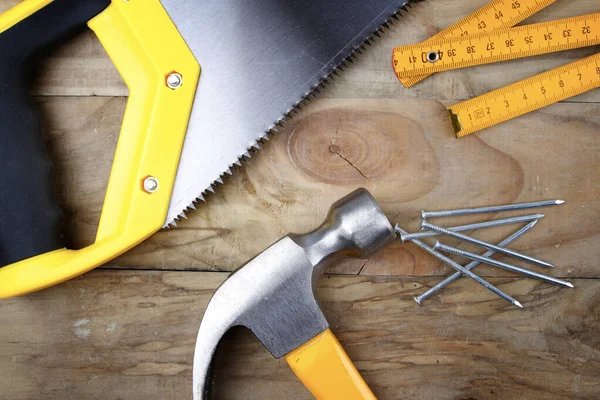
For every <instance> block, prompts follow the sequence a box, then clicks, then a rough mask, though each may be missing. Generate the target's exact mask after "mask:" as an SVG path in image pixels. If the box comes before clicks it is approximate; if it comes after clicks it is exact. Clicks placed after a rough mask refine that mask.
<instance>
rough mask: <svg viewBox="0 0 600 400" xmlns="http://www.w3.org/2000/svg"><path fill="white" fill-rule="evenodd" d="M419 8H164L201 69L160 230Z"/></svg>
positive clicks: (285, 4) (242, 4)
mask: <svg viewBox="0 0 600 400" xmlns="http://www.w3.org/2000/svg"><path fill="white" fill-rule="evenodd" d="M417 1H418V0H162V4H163V6H164V7H165V9H166V11H167V13H168V14H169V16H170V17H171V19H172V20H173V23H174V24H175V26H176V27H177V29H178V30H179V32H180V33H181V35H182V37H183V38H184V40H185V41H186V43H187V45H188V46H189V48H190V50H191V51H192V53H193V54H194V56H195V57H196V59H197V60H198V62H199V64H200V67H201V69H202V72H201V75H200V80H199V83H198V87H197V91H196V97H195V99H194V105H193V108H192V113H191V116H190V121H189V124H188V130H187V133H186V137H185V141H184V145H183V149H182V153H181V159H180V162H179V167H178V170H177V177H176V180H175V185H174V188H173V193H172V196H171V201H170V204H169V210H168V214H167V219H166V221H165V226H169V225H176V220H178V219H179V218H181V217H184V216H185V211H187V210H188V209H190V208H194V202H196V201H198V200H204V194H205V193H206V192H207V191H213V186H214V184H215V183H217V182H219V183H222V176H223V175H224V174H231V172H232V168H234V167H235V166H236V165H238V166H241V163H240V161H241V160H243V159H244V158H249V157H250V156H251V153H250V152H251V151H253V150H252V149H259V148H260V147H259V142H260V141H261V140H264V139H267V133H268V132H270V131H272V130H273V129H274V128H275V127H276V126H277V125H278V124H280V123H281V122H282V121H283V120H284V118H285V116H286V115H287V114H289V112H290V111H292V110H294V108H295V107H296V106H297V105H298V104H299V103H300V102H301V101H303V100H304V99H306V98H307V96H308V95H309V94H311V93H312V92H313V90H314V89H315V88H316V87H318V85H319V84H321V83H322V81H323V80H324V79H327V78H328V77H329V75H330V74H331V73H332V72H333V71H335V70H336V68H338V67H339V66H340V64H342V63H343V62H344V61H345V60H346V59H348V58H349V57H350V56H352V54H353V53H354V52H355V51H357V49H359V48H360V47H361V46H362V45H363V44H364V43H365V42H366V41H368V40H369V38H371V37H372V35H373V34H378V33H377V31H378V30H379V29H380V28H381V27H382V26H384V24H386V23H387V22H388V21H389V20H390V19H391V18H392V17H394V16H397V15H398V12H399V11H400V10H406V7H407V6H408V5H409V3H414V2H417ZM184 80H185V77H184ZM184 82H185V81H184Z"/></svg>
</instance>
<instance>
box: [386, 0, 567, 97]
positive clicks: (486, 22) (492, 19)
mask: <svg viewBox="0 0 600 400" xmlns="http://www.w3.org/2000/svg"><path fill="white" fill-rule="evenodd" d="M556 1H557V0H494V1H492V2H491V3H488V4H487V5H485V6H483V7H481V8H480V9H478V10H477V11H475V12H474V13H472V14H471V15H469V16H468V17H465V18H463V19H461V20H460V21H458V22H457V23H456V24H454V25H452V26H450V27H448V28H446V29H444V30H443V31H441V32H440V33H438V34H437V35H435V36H433V37H431V38H430V39H428V40H427V41H425V42H424V43H428V42H431V41H434V40H436V39H437V40H439V39H448V38H460V37H465V36H469V35H474V34H478V33H481V32H492V31H495V30H498V29H502V28H510V27H512V26H515V25H517V24H518V23H519V22H521V21H524V20H525V19H527V18H529V17H530V16H532V15H533V14H535V13H537V12H538V11H540V10H541V9H543V8H545V7H548V6H549V5H550V4H552V3H554V2H556ZM428 76H429V74H427V75H418V76H409V77H405V76H398V79H399V80H400V82H402V84H403V85H404V86H405V87H407V88H408V87H411V86H413V85H415V84H417V83H419V82H421V81H422V80H423V79H425V78H427V77H428Z"/></svg>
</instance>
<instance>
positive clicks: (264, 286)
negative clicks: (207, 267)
mask: <svg viewBox="0 0 600 400" xmlns="http://www.w3.org/2000/svg"><path fill="white" fill-rule="evenodd" d="M394 238H395V233H394V228H393V227H392V225H391V224H390V222H389V221H388V219H387V218H386V217H385V215H384V213H383V211H382V210H381V209H380V208H379V206H378V205H377V203H376V202H375V200H374V199H373V197H372V196H371V195H370V194H369V192H367V191H366V190H365V189H359V190H356V191H354V192H353V193H351V194H349V195H348V196H346V197H344V198H343V199H341V200H339V201H338V202H336V203H335V204H334V205H333V206H332V208H331V210H330V212H329V215H328V217H327V220H326V221H325V223H323V224H322V225H321V226H320V227H319V228H318V229H317V230H315V231H313V232H311V233H307V234H304V235H288V236H286V237H284V238H283V239H281V240H279V241H278V242H277V243H275V244H273V245H272V246H271V247H269V248H268V249H267V250H265V251H264V252H262V253H261V254H260V255H258V256H257V257H255V258H254V259H252V260H251V261H250V262H248V263H247V264H246V265H244V266H243V267H242V268H240V269H239V270H237V271H236V272H235V273H234V274H233V275H231V276H230V277H229V279H227V280H226V281H225V282H224V283H223V284H222V285H221V287H219V289H218V290H217V292H216V293H215V295H214V296H213V298H212V299H211V301H210V303H209V304H208V307H207V309H206V312H205V313H204V318H203V320H202V323H201V324H200V331H199V332H198V339H197V342H196V352H195V355H194V373H193V380H194V398H195V399H201V398H203V394H204V393H205V391H206V388H207V378H208V373H209V367H210V363H211V361H212V358H213V356H214V352H215V350H216V348H217V345H218V342H219V340H220V339H221V337H222V336H223V334H225V332H227V330H229V329H230V328H231V327H233V326H238V325H243V326H246V327H248V328H250V329H251V330H252V332H253V333H254V334H255V335H256V336H257V337H258V339H259V340H260V341H261V342H262V343H263V344H264V345H265V347H266V348H267V349H268V350H269V351H270V352H271V354H273V356H275V357H276V358H279V357H282V356H284V355H286V354H288V353H290V352H292V351H293V350H295V349H297V348H298V347H300V346H301V345H303V344H305V343H306V342H308V341H309V340H311V339H313V338H314V337H316V336H317V335H318V334H320V333H322V332H323V331H325V330H326V329H327V328H328V327H329V324H328V323H327V320H326V319H325V317H324V315H323V313H322V311H321V309H320V307H319V305H318V304H317V301H316V299H315V296H314V291H313V282H315V281H316V279H314V278H316V276H318V275H319V274H320V272H321V271H322V269H323V266H324V264H325V262H324V261H325V260H327V259H328V258H329V256H331V255H333V254H335V253H338V252H341V251H346V250H358V252H360V254H362V255H367V254H370V253H371V252H373V251H375V250H377V249H378V248H380V247H381V246H383V245H385V244H386V243H388V242H389V241H391V240H393V239H394Z"/></svg>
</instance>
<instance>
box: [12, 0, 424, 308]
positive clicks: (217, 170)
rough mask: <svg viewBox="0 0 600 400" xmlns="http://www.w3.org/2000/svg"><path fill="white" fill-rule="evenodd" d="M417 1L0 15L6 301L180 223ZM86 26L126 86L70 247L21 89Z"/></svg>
mask: <svg viewBox="0 0 600 400" xmlns="http://www.w3.org/2000/svg"><path fill="white" fill-rule="evenodd" d="M416 1H418V0H368V1H365V0H344V1H342V0H328V1H323V0H302V1H301V0H143V1H142V0H114V1H112V2H111V1H110V0H26V1H24V2H22V3H20V4H18V5H17V6H15V7H14V8H12V9H10V10H9V11H7V12H6V13H4V14H2V15H1V16H0V87H2V92H1V93H0V121H1V123H0V138H2V139H3V140H4V141H5V145H4V146H2V147H1V150H0V152H1V153H0V188H1V194H0V210H2V213H0V246H1V248H0V265H5V266H4V267H3V268H0V298H6V297H11V296H15V295H21V294H24V293H29V292H32V291H35V290H39V289H42V288H45V287H48V286H51V285H54V284H56V283H59V282H62V281H64V280H67V279H70V278H72V277H74V276H77V275H79V274H82V273H84V272H86V271H89V270H90V269H92V268H95V267H97V266H99V265H102V264H104V263H105V262H107V261H109V260H111V259H113V258H115V257H116V256H118V255H120V254H122V253H124V252H125V251H127V250H129V249H130V248H132V247H134V246H136V245H137V244H139V243H140V242H142V241H143V240H145V239H146V238H148V237H149V236H151V235H152V234H153V233H155V232H156V231H158V230H159V229H160V228H161V227H165V226H169V225H175V223H176V221H177V219H178V218H180V217H181V216H183V215H184V212H185V211H186V210H188V209H190V208H194V203H195V202H196V201H198V200H202V199H203V195H204V193H205V192H206V191H212V190H213V185H214V183H215V182H219V183H220V182H222V179H221V178H222V176H223V175H224V174H228V173H229V174H230V173H232V168H234V167H235V166H240V165H241V163H240V162H241V160H243V159H244V158H248V157H250V155H251V152H253V151H254V150H255V149H258V148H259V146H260V145H259V142H260V141H261V140H265V139H267V134H268V133H269V132H271V131H276V130H277V126H278V125H280V124H281V123H282V122H283V121H284V119H285V117H286V116H287V115H288V114H289V113H290V112H291V111H293V110H294V109H295V108H296V107H298V105H299V104H300V103H301V102H303V101H305V100H306V99H307V98H308V97H309V96H310V95H311V94H312V93H313V91H314V90H315V89H316V88H318V86H319V85H320V84H322V82H323V80H326V79H328V77H330V74H331V73H332V72H333V71H335V70H336V68H338V67H339V66H340V65H341V64H343V63H344V62H345V60H347V59H349V58H350V57H352V56H353V55H354V53H355V52H358V51H360V49H361V46H363V45H364V44H365V42H368V41H369V39H370V38H372V35H373V34H378V31H379V30H381V29H382V26H385V25H386V24H387V23H388V22H389V21H390V19H391V18H392V17H396V18H397V17H398V15H399V12H400V10H402V9H404V10H406V7H407V6H409V5H410V3H412V2H416ZM86 26H87V27H90V28H91V29H92V30H93V31H94V32H95V33H96V35H97V36H98V38H99V39H100V41H101V43H102V45H103V46H104V48H105V49H106V51H107V53H108V54H109V56H110V57H111V59H112V61H113V62H114V64H115V66H116V67H117V69H118V70H119V72H120V74H121V76H122V77H123V79H124V81H125V82H126V84H127V85H128V87H129V89H130V96H129V100H128V103H127V108H126V111H125V116H124V119H123V125H122V128H121V134H120V137H119V142H118V145H117V150H116V153H115V157H114V161H113V167H112V171H111V175H110V179H109V183H108V188H107V192H106V197H105V201H104V205H103V209H102V215H101V218H100V223H99V226H98V231H97V234H96V240H95V242H94V243H93V244H92V245H90V246H87V247H85V248H83V249H79V250H71V249H67V248H65V246H64V244H63V242H62V239H61V238H62V236H64V235H63V234H62V233H61V230H60V228H59V220H60V215H61V211H60V208H59V207H58V206H57V205H56V203H55V202H54V199H53V195H52V192H53V191H52V180H51V175H52V166H51V162H50V160H49V158H48V156H47V155H46V154H45V151H44V144H43V141H42V137H41V135H40V130H41V126H40V122H39V118H38V116H37V114H36V110H35V107H34V106H33V105H32V102H31V100H30V98H29V96H28V93H27V87H28V85H29V82H30V81H31V80H32V79H33V78H34V75H35V74H34V72H35V67H36V65H37V63H38V60H39V59H40V58H41V57H42V56H43V55H44V54H46V53H47V52H48V51H49V50H51V49H52V48H54V47H55V46H56V45H57V43H59V42H60V41H62V40H64V39H66V38H68V37H70V36H72V35H74V34H76V33H77V32H79V31H81V30H82V29H85V28H86Z"/></svg>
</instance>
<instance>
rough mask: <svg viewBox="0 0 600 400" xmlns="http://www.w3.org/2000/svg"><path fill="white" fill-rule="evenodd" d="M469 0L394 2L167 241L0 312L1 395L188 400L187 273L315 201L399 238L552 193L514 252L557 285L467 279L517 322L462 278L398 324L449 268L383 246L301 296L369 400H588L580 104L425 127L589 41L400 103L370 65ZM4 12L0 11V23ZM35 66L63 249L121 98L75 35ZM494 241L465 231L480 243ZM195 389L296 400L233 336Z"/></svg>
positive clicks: (101, 182) (271, 368)
mask: <svg viewBox="0 0 600 400" xmlns="http://www.w3.org/2000/svg"><path fill="white" fill-rule="evenodd" d="M487 1H488V0H472V1H468V2H467V1H461V0H428V1H426V2H424V3H420V4H418V5H417V6H415V7H413V9H412V10H411V12H410V13H409V14H407V15H406V16H405V17H404V18H402V21H401V23H399V24H395V25H394V26H392V28H391V29H390V30H387V32H386V34H385V35H383V37H382V39H377V40H376V41H375V42H374V43H373V45H372V46H368V49H367V51H366V52H365V54H364V55H363V56H361V57H359V58H358V59H356V60H355V62H354V64H352V65H351V66H349V67H348V68H346V71H345V72H344V73H343V74H340V76H339V77H338V78H336V80H335V81H333V82H331V84H329V85H327V88H326V89H325V90H324V91H323V92H322V94H321V95H320V96H319V98H318V99H317V100H316V101H314V102H313V103H311V104H310V105H309V106H308V107H306V108H305V109H304V110H303V111H302V112H301V113H300V115H299V116H298V117H296V118H294V119H292V120H291V121H290V123H289V124H288V125H286V126H285V127H284V129H283V130H282V132H281V133H280V134H278V135H276V136H274V137H272V139H271V141H270V142H268V143H266V144H265V145H264V150H262V151H261V152H260V153H259V154H257V155H256V157H254V158H252V159H251V160H249V161H248V162H246V163H245V166H244V168H243V169H240V170H238V171H237V172H236V174H235V175H234V176H233V177H231V178H229V179H228V180H227V182H226V185H225V186H223V187H219V188H218V190H217V193H216V194H214V195H213V194H211V195H210V196H208V200H209V202H208V203H206V204H203V205H202V206H200V207H199V208H198V211H197V212H195V213H193V214H191V215H190V218H189V220H187V221H185V222H183V223H182V224H180V227H179V228H178V229H175V230H171V231H161V232H159V233H157V234H156V235H154V236H153V237H152V238H150V239H149V240H148V241H146V242H145V243H143V244H142V245H140V246H138V247H136V248H135V249H133V250H132V251H130V252H128V253H127V254H125V255H123V256H122V257H119V258H118V259H116V260H114V261H113V262H111V263H109V264H108V265H107V266H105V267H103V268H104V269H103V270H97V271H93V272H91V273H88V274H86V275H84V276H82V277H79V278H76V279H74V280H71V281H69V282H66V283H64V284H61V285H59V286H56V287H53V288H50V289H48V290H44V291H42V292H39V293H35V294H32V295H29V296H25V297H22V298H17V299H10V300H5V301H2V302H0V315H2V324H0V343H2V345H0V388H2V392H1V393H2V394H1V395H0V397H2V398H7V399H11V400H12V399H14V400H20V399H50V400H52V399H61V400H62V399H67V400H68V399H128V400H129V399H148V398H160V399H165V400H169V399H180V398H190V393H191V362H192V355H193V346H194V342H195V338H196V333H197V329H198V325H199V323H200V319H201V316H202V313H203V311H204V308H205V307H206V304H207V303H208V301H209V298H210V296H211V294H212V293H213V291H214V290H215V289H216V288H217V287H218V285H219V284H220V283H221V282H222V281H223V280H224V279H225V278H226V276H227V274H226V273H224V272H207V271H231V270H233V269H234V268H236V267H238V266H239V265H242V264H243V263H245V262H246V261H247V260H249V259H250V258H251V257H253V256H255V255H256V254H257V253H259V252H260V251H261V250H263V249H264V248H266V247H267V246H269V245H270V244H271V243H272V242H273V241H275V240H277V239H278V238H279V237H280V236H282V235H284V234H285V233H287V232H290V231H294V232H303V231H308V230H311V229H313V228H314V227H315V226H317V225H318V224H319V223H320V222H321V220H322V219H323V218H324V216H325V213H326V212H327V209H328V207H329V205H330V204H331V203H332V202H333V201H335V200H336V199H338V198H339V197H341V196H343V195H345V194H346V193H348V192H350V191H351V190H353V189H355V188H357V187H366V188H368V189H369V190H370V191H371V192H372V193H373V194H374V195H375V197H376V198H377V199H378V200H379V201H380V203H381V204H382V207H383V208H384V211H385V212H386V214H387V215H388V216H389V218H390V219H391V220H392V221H393V222H397V223H399V224H400V225H401V226H402V227H404V228H405V229H407V230H416V229H417V225H418V211H419V210H420V209H430V210H438V209H445V208H454V207H464V206H476V205H489V204H499V203H509V202H517V201H532V200H539V199H549V198H564V199H566V200H567V203H566V204H565V205H564V206H561V207H555V208H551V209H546V210H543V212H545V213H546V214H547V216H546V217H545V218H544V219H543V220H542V221H541V222H540V224H538V226H537V227H536V228H535V229H534V230H533V231H532V232H531V233H529V234H528V235H527V236H525V237H523V238H521V239H519V240H518V241H517V242H515V244H514V246H513V248H515V249H517V250H520V251H523V252H526V253H529V254H532V255H535V256H538V257H540V258H542V259H545V260H548V261H551V262H553V263H555V264H557V265H558V267H557V268H556V270H555V271H543V272H548V273H550V274H552V275H555V276H560V277H565V278H568V279H569V280H570V281H571V282H573V283H574V284H575V289H572V290H568V289H562V288H558V287H556V286H552V285H548V284H543V283H540V282H538V281H534V280H531V279H515V278H514V275H512V274H508V273H505V272H502V271H496V270H494V269H491V268H487V267H483V266H482V267H478V269H477V272H478V273H479V274H481V275H483V276H489V277H490V278H489V280H490V281H491V282H492V283H493V284H496V285H499V286H500V288H501V289H502V290H505V291H506V292H508V293H509V294H511V295H513V296H514V297H516V298H517V299H518V300H519V301H521V302H522V303H523V304H524V305H525V307H526V308H525V309H524V310H516V309H513V308H511V307H510V306H508V305H507V304H506V303H505V302H504V301H503V300H501V299H498V298H496V297H494V296H493V295H492V294H490V293H489V292H488V291H486V290H485V289H483V288H481V287H480V286H478V285H477V284H475V283H473V282H471V281H469V280H467V279H461V280H459V281H458V282H456V283H454V284H453V285H451V286H449V287H448V288H446V289H445V290H443V291H441V292H439V294H437V295H435V296H433V297H432V299H430V300H429V301H427V302H426V303H424V306H422V307H420V308H419V307H417V306H416V305H415V303H414V301H413V300H412V296H413V295H416V294H420V293H421V292H422V291H423V290H425V289H426V288H427V287H430V286H432V285H434V284H435V283H437V282H438V281H439V280H440V279H441V276H445V275H447V274H449V273H450V272H451V271H450V269H449V268H448V267H446V266H444V265H443V264H441V263H439V262H438V261H437V260H435V259H433V258H431V257H430V256H428V255H426V254H424V253H423V252H422V251H421V250H419V249H418V248H416V247H415V246H413V245H411V244H401V243H399V242H398V243H394V244H393V245H391V246H389V247H388V248H386V249H384V250H383V251H380V252H379V253H377V254H375V255H374V256H372V257H371V258H369V259H353V260H345V261H343V262H340V263H339V264H338V265H337V266H336V267H334V268H332V269H330V270H329V271H328V273H329V274H330V275H329V276H327V277H326V278H323V279H321V281H320V286H319V289H318V297H319V298H320V299H321V300H322V303H323V308H324V312H325V314H326V315H327V317H328V319H329V321H330V323H331V327H332V330H333V331H334V332H335V333H336V334H337V336H338V337H339V338H340V340H341V342H342V344H343V345H344V346H345V348H346V350H347V351H348V353H349V355H350V357H351V358H352V359H353V360H354V361H355V362H356V365H357V367H358V369H359V370H360V371H361V373H362V374H363V375H364V377H365V379H366V381H367V382H368V383H369V385H370V386H371V387H372V388H373V390H374V391H375V393H376V394H377V396H379V398H381V399H384V400H385V399H400V398H420V399H433V400H437V399H440V400H442V399H448V400H450V399H463V400H466V399H478V400H487V399H519V400H520V399H534V400H536V399H544V400H545V399H553V400H554V399H565V400H566V399H598V398H600V373H599V371H600V340H599V336H598V333H597V332H598V331H599V329H600V326H599V322H598V321H600V314H599V311H598V310H599V309H600V295H599V293H600V287H599V286H598V285H600V281H599V280H598V279H597V278H599V277H600V275H599V272H598V268H597V264H598V260H600V230H599V229H598V221H600V200H598V199H599V198H600V178H599V176H598V165H600V164H599V161H600V160H599V157H600V156H599V154H600V152H599V150H600V141H598V132H599V130H600V129H599V128H600V91H598V90H596V91H593V92H589V93H587V94H584V95H582V96H579V97H577V98H573V99H570V100H569V101H568V102H564V103H559V104H556V105H553V106H551V107H548V108H545V109H543V110H540V111H537V112H534V113H531V114H529V115H526V116H524V117H521V118H518V119H516V120H513V121H510V122H508V123H505V124H502V125H499V126H496V127H493V128H491V129H489V130H487V131H484V132H481V133H480V134H477V135H471V136H470V137H468V138H465V139H462V140H456V139H454V138H453V137H452V135H451V129H450V126H449V123H448V120H447V117H446V111H445V106H448V105H451V104H454V103H455V102H456V101H458V100H461V99H467V98H470V97H472V96H475V95H479V94H481V93H484V92H487V91H489V90H492V89H496V88H498V87H501V86H503V85H506V84H509V83H512V82H514V81H516V80H519V79H522V78H525V77H528V76H531V75H533V74H536V73H539V72H542V71H545V70H547V69H550V68H553V67H556V66H558V65H562V64H565V63H567V62H570V61H573V60H575V59H578V58H581V57H583V56H585V55H588V54H592V53H595V52H597V51H598V47H595V48H588V49H581V50H576V51H570V52H561V53H555V54H552V55H548V56H542V57H536V58H531V59H525V60H520V61H515V62H510V63H505V64H496V65H487V66H481V67H477V68H472V69H465V70H457V71H451V72H448V73H444V74H437V75H434V76H433V77H431V78H429V79H427V80H426V81H424V82H422V83H421V84H419V85H417V86H415V87H414V88H411V89H405V88H403V87H402V85H401V84H400V83H399V82H398V81H397V80H396V78H395V76H394V74H393V72H392V69H391V67H390V57H391V49H392V48H393V47H394V46H397V45H400V44H408V43H413V42H417V41H420V40H424V39H426V38H428V37H429V36H431V35H433V34H435V33H436V32H438V31H440V30H442V29H443V28H445V27H447V26H448V25H450V24H452V23H454V22H456V21H457V20H458V19H460V18H462V17H464V16H465V15H467V14H469V13H470V12H472V11H473V10H475V9H476V8H478V7H480V6H482V5H484V4H486V3H487ZM17 3H18V0H0V12H2V11H4V10H6V9H8V8H9V7H10V6H12V5H14V4H17ZM598 11H599V8H598V2H597V0H573V1H566V0H561V1H558V2H557V3H556V4H554V5H552V6H550V7H548V8H547V9H546V10H543V11H542V12H540V13H539V14H537V15H535V16H534V17H532V18H530V19H529V20H528V21H526V22H540V21H548V20H553V19H558V18H565V17H569V16H574V15H581V14H586V13H592V12H598ZM39 70H40V76H39V77H38V79H37V81H36V83H35V85H34V86H33V87H32V88H31V92H32V94H34V95H36V100H37V102H38V103H39V104H40V109H41V112H42V117H43V124H42V125H43V126H44V137H45V139H46V143H47V147H48V151H49V152H50V154H51V157H52V159H53V160H54V161H55V164H56V192H57V197H58V201H59V203H60V205H61V207H62V208H63V210H64V211H65V214H66V222H67V226H68V241H69V243H70V244H71V247H74V248H78V247H82V246H85V245H86V244H89V243H91V242H93V240H94V236H95V230H96V226H97V223H98V220H99V217H100V212H101V210H102V203H103V197H104V193H105V190H106V184H107V181H108V177H109V173H110V167H111V164H112V157H113V156H112V155H113V153H114V149H115V147H116V144H117V141H118V138H119V129H120V125H121V121H122V115H123V112H124V110H125V105H126V102H127V98H126V96H127V94H128V89H127V87H126V86H125V85H124V83H123V81H122V79H121V78H120V76H119V74H118V72H117V71H116V69H115V68H114V66H113V64H112V62H111V60H110V59H109V58H108V56H107V55H106V53H105V51H104V49H103V48H102V46H101V45H100V43H99V42H98V40H97V39H96V38H95V36H94V34H93V33H92V32H89V31H88V32H84V33H82V34H81V35H79V36H77V37H75V38H73V39H71V40H69V41H68V42H67V43H65V44H64V45H63V46H62V47H60V48H59V49H57V50H56V51H55V52H53V53H52V55H51V56H50V57H49V58H47V59H46V60H45V61H44V62H43V63H42V65H41V66H40V68H39ZM508 215H509V214H496V215H488V216H485V217H483V219H485V218H496V217H504V216H508ZM511 215H512V214H511ZM481 219H482V218H479V220H481ZM474 220H475V219H469V218H466V219H460V220H457V219H449V220H447V221H443V224H445V225H452V224H455V223H467V222H473V221H474ZM510 231H511V228H502V229H495V230H493V231H486V232H476V233H475V235H476V236H478V237H480V238H483V239H486V240H490V241H496V240H500V239H501V238H502V237H503V236H504V235H506V234H508V233H509V232H510ZM446 242H447V243H449V244H452V245H457V244H460V243H458V242H456V241H451V240H449V241H448V240H447V241H446ZM461 246H463V247H465V248H468V249H472V248H469V247H468V246H464V244H461ZM501 259H502V258H501ZM504 260H505V261H508V259H504ZM461 261H462V260H461ZM511 261H514V260H511ZM128 269H131V270H129V271H128ZM168 270H178V271H168ZM198 271H203V272H198ZM340 275H354V276H340ZM356 275H360V276H356ZM216 373H217V378H216V390H217V399H239V398H245V399H265V400H269V399H292V398H293V399H309V398H311V397H310V395H309V394H308V392H307V391H306V389H304V388H303V386H302V385H301V384H300V383H299V381H298V380H297V379H296V378H295V377H294V376H293V374H292V373H291V371H290V370H289V368H288V367H287V365H286V363H285V362H284V361H281V360H274V359H273V358H272V357H271V356H270V354H268V352H267V351H266V350H265V349H264V348H263V347H262V346H261V345H260V343H258V342H257V341H256V339H255V338H253V337H252V335H251V334H250V333H249V332H248V331H246V330H243V329H240V330H236V331H234V332H231V333H230V334H229V335H227V336H226V337H225V339H224V346H223V350H222V351H220V353H219V355H218V358H217V361H216Z"/></svg>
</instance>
